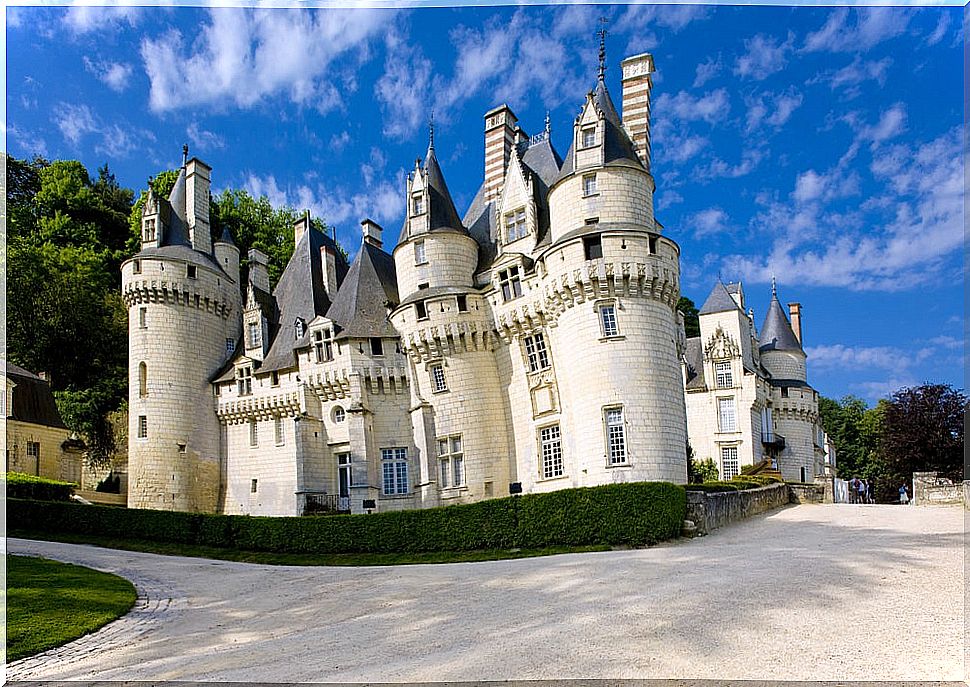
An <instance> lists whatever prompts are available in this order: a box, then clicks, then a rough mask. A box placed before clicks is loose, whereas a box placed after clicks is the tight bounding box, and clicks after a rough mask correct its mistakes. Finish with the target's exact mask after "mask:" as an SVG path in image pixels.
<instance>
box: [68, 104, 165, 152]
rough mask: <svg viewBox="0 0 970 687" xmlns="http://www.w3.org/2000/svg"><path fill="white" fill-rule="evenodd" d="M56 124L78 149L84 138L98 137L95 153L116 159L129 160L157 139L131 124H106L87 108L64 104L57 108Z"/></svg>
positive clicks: (148, 132)
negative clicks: (136, 151) (140, 149)
mask: <svg viewBox="0 0 970 687" xmlns="http://www.w3.org/2000/svg"><path fill="white" fill-rule="evenodd" d="M53 114H54V123H55V124H56V125H57V128H58V129H59V130H60V132H61V135H62V136H63V137H64V140H65V141H67V142H68V143H70V144H71V145H73V146H78V145H79V144H80V143H81V140H82V139H83V138H86V137H88V136H94V137H96V139H97V142H96V143H95V144H94V150H95V152H97V153H100V154H103V155H106V156H108V157H112V158H125V157H129V156H130V155H131V154H132V153H134V152H135V150H137V149H139V148H140V147H142V146H143V145H145V144H150V143H152V142H153V141H154V140H155V135H154V134H153V133H152V132H150V131H147V130H144V129H137V128H135V127H132V126H131V125H129V124H128V123H127V122H110V123H108V122H104V121H103V120H102V119H101V118H100V117H97V116H95V114H94V113H93V112H92V111H91V108H90V107H88V106H87V105H72V104H70V103H65V102H61V103H58V104H57V105H56V106H55V107H54V112H53Z"/></svg>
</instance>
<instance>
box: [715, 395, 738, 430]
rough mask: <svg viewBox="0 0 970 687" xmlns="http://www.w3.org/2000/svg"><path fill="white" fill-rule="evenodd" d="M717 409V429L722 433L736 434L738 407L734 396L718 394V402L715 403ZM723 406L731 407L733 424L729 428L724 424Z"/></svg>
mask: <svg viewBox="0 0 970 687" xmlns="http://www.w3.org/2000/svg"><path fill="white" fill-rule="evenodd" d="M715 406H716V409H717V431H718V433H720V434H734V433H735V432H737V431H739V430H738V408H737V404H736V403H735V401H734V396H718V397H717V402H716V404H715ZM722 407H724V408H728V407H729V408H730V409H731V416H730V417H731V421H732V426H731V427H730V428H727V427H725V426H724V415H723V414H722V411H721V409H722Z"/></svg>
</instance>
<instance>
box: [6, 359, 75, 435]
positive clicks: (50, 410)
mask: <svg viewBox="0 0 970 687" xmlns="http://www.w3.org/2000/svg"><path fill="white" fill-rule="evenodd" d="M7 377H9V378H10V379H11V380H12V381H13V383H14V384H16V387H14V390H13V402H12V403H11V404H10V407H9V408H8V409H7V412H8V413H9V414H10V418H11V419H12V420H19V421H21V422H30V423H32V424H35V425H44V426H45V427H57V428H59V429H67V425H65V424H64V420H62V419H61V414H60V413H59V412H58V411H57V404H56V403H55V402H54V394H52V393H51V388H50V385H49V384H48V383H47V382H45V381H44V380H43V379H41V378H40V377H38V376H37V375H35V374H34V373H33V372H28V371H27V370H25V369H24V368H22V367H19V366H18V365H14V364H13V363H11V362H7ZM8 402H9V400H8Z"/></svg>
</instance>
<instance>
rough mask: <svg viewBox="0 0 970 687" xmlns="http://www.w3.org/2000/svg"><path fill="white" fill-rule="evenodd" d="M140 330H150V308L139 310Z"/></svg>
mask: <svg viewBox="0 0 970 687" xmlns="http://www.w3.org/2000/svg"><path fill="white" fill-rule="evenodd" d="M138 328H139V329H148V308H146V307H144V306H142V307H140V308H138Z"/></svg>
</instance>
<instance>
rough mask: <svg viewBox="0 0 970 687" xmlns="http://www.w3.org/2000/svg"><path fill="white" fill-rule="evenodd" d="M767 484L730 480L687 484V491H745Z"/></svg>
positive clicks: (746, 480) (747, 480)
mask: <svg viewBox="0 0 970 687" xmlns="http://www.w3.org/2000/svg"><path fill="white" fill-rule="evenodd" d="M766 484H770V482H769V483H759V482H755V481H753V480H750V479H748V478H745V479H737V478H735V479H731V480H719V481H713V482H704V483H703V484H688V485H687V490H688V491H706V492H708V493H711V492H719V491H744V490H745V489H757V488H758V487H763V486H765V485H766Z"/></svg>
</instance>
